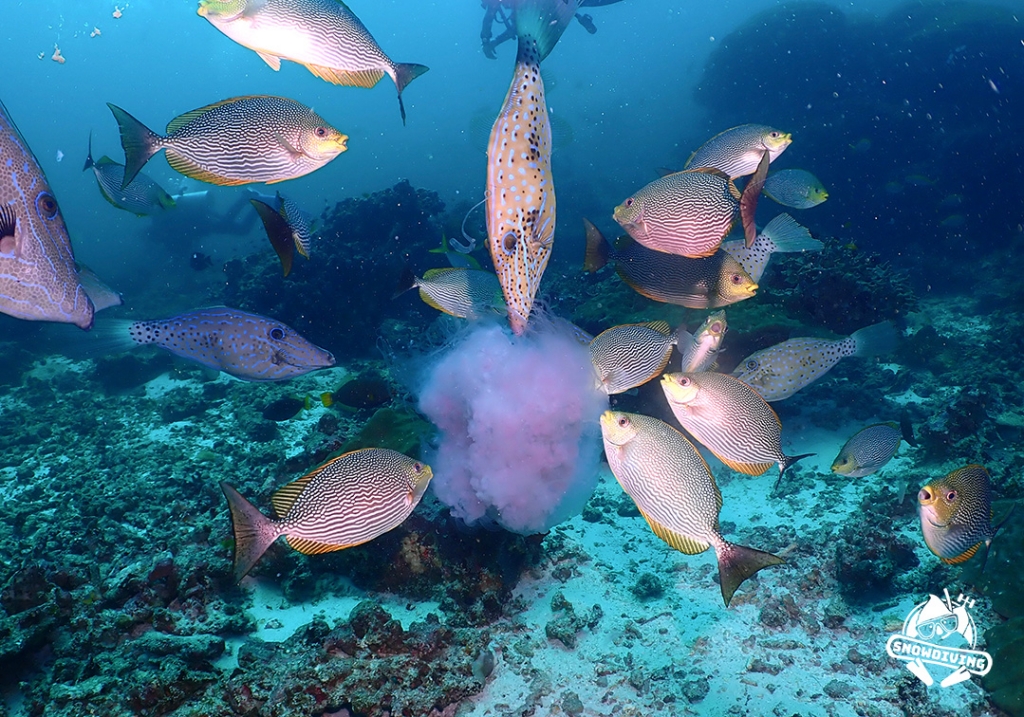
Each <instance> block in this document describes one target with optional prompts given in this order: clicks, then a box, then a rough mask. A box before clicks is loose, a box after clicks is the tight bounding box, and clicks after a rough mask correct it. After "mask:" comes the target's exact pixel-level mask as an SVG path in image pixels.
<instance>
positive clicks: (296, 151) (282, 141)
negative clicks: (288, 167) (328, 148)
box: [267, 132, 312, 184]
mask: <svg viewBox="0 0 1024 717" xmlns="http://www.w3.org/2000/svg"><path fill="white" fill-rule="evenodd" d="M274 139H276V140H277V143H278V144H279V145H281V146H282V147H284V148H285V149H286V150H288V154H290V155H291V156H292V159H298V158H299V157H305V156H306V153H305V152H303V151H302V149H300V148H297V147H295V146H294V145H293V144H292V143H291V142H289V141H288V140H287V139H286V138H285V136H284V135H283V134H281V133H280V132H274ZM310 159H312V157H310ZM277 181H281V180H277ZM267 184H270V182H267Z"/></svg>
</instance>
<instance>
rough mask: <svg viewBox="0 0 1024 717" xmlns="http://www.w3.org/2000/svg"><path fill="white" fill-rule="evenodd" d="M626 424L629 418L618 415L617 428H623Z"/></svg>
mask: <svg viewBox="0 0 1024 717" xmlns="http://www.w3.org/2000/svg"><path fill="white" fill-rule="evenodd" d="M628 425H629V419H628V418H626V417H625V416H620V417H619V428H625V427H626V426H628Z"/></svg>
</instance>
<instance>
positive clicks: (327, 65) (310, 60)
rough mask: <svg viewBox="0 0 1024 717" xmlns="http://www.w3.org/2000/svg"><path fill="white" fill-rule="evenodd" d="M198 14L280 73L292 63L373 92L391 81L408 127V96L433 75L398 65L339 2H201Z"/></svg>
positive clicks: (423, 68) (409, 65) (422, 68)
mask: <svg viewBox="0 0 1024 717" xmlns="http://www.w3.org/2000/svg"><path fill="white" fill-rule="evenodd" d="M198 12H199V14H200V15H201V16H203V17H205V18H206V19H207V20H209V21H210V24H212V25H213V26H214V27H215V28H217V29H218V30H220V31H221V32H223V33H224V34H225V35H227V36H228V37H230V38H231V39H232V40H234V41H235V42H237V43H238V44H239V45H241V46H243V47H248V48H249V49H250V50H254V51H255V52H256V54H257V55H259V56H260V57H261V58H262V59H263V61H264V62H266V63H267V64H268V65H269V66H270V68H271V69H272V70H274V71H277V70H280V69H281V60H291V61H292V62H297V63H299V64H300V65H304V66H305V68H306V69H307V70H309V71H310V72H312V73H313V74H314V75H316V76H317V77H319V78H321V79H323V80H327V81H328V82H331V83H334V84H336V85H349V86H354V87H373V86H374V85H376V84H377V83H378V82H379V81H380V79H381V78H382V77H384V75H388V76H389V77H390V78H391V79H392V81H394V83H395V87H396V88H397V89H398V109H399V110H400V111H401V113H402V123H403V124H404V123H405V105H404V103H403V102H402V90H404V89H405V87H406V85H408V84H409V83H410V82H412V81H413V80H415V79H416V78H417V77H419V76H420V75H422V74H423V73H424V72H426V71H427V70H428V69H429V68H427V67H426V66H424V65H417V64H413V63H408V62H394V61H392V59H391V58H390V57H388V56H387V55H385V54H384V51H383V50H381V49H380V46H379V45H378V44H377V41H376V40H374V39H373V36H372V35H371V34H370V31H369V30H367V29H366V26H364V25H363V23H362V22H360V20H359V18H357V17H356V16H355V15H354V14H353V13H352V11H351V10H350V9H349V8H348V6H347V5H346V4H345V3H343V2H340V1H339V0H199V11H198Z"/></svg>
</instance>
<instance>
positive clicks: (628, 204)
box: [626, 197, 633, 207]
mask: <svg viewBox="0 0 1024 717" xmlns="http://www.w3.org/2000/svg"><path fill="white" fill-rule="evenodd" d="M626 206H627V207H631V206H633V197H630V198H629V199H627V200H626Z"/></svg>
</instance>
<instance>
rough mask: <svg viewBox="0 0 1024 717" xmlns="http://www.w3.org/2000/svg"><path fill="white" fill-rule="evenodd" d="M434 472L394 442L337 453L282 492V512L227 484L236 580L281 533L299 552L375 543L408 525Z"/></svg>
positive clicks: (274, 501) (277, 504)
mask: <svg viewBox="0 0 1024 717" xmlns="http://www.w3.org/2000/svg"><path fill="white" fill-rule="evenodd" d="M432 477H433V472H432V471H431V470H430V466H428V465H426V464H425V463H421V462H419V461H417V460H414V459H412V458H409V457H408V456H405V455H402V454H401V453H397V452H395V451H392V450H389V449H387V448H363V449H361V450H358V451H352V452H350V453H345V454H343V455H340V456H338V457H337V458H334V459H332V460H330V461H328V462H327V463H324V464H323V465H322V466H320V467H319V468H317V469H316V470H314V471H312V472H310V473H308V474H306V475H304V476H303V477H302V478H299V479H298V480H297V481H294V482H292V483H289V484H288V485H286V486H284V487H283V488H281V489H280V490H278V491H277V492H276V493H274V495H273V496H272V497H271V499H270V503H271V505H272V506H273V508H274V514H275V516H276V518H268V517H267V516H265V515H263V513H261V512H260V511H259V509H257V508H256V506H254V505H253V504H252V503H250V502H249V501H247V500H246V499H245V498H243V497H242V495H241V494H240V493H239V492H238V491H237V490H235V489H234V488H232V487H231V486H230V485H228V484H227V483H226V482H221V484H220V487H221V489H222V490H223V491H224V495H225V496H226V497H227V499H228V507H230V509H231V524H232V528H233V530H234V534H235V580H241V579H242V578H243V577H245V574H246V573H248V572H249V570H250V569H252V566H253V565H255V564H256V561H257V560H259V559H260V557H261V556H262V555H263V553H265V552H266V551H267V548H269V547H270V546H271V544H273V542H274V541H275V540H277V539H278V538H279V537H281V536H282V535H283V536H285V539H286V540H287V541H288V545H289V546H291V547H292V548H293V549H295V550H298V551H299V552H300V553H304V554H306V555H317V554H320V553H329V552H331V551H334V550H344V549H345V548H351V547H353V546H355V545H361V544H363V543H366V542H369V541H371V540H373V539H374V538H376V537H379V536H381V535H383V534H384V533H386V532H388V531H389V530H391V529H393V528H397V527H398V526H399V525H401V524H402V523H403V522H404V521H405V519H406V518H408V517H409V515H410V514H412V511H413V509H415V508H416V506H417V505H418V504H419V502H420V499H421V498H422V497H423V493H424V492H425V491H426V490H427V485H429V483H430V479H431V478H432Z"/></svg>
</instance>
